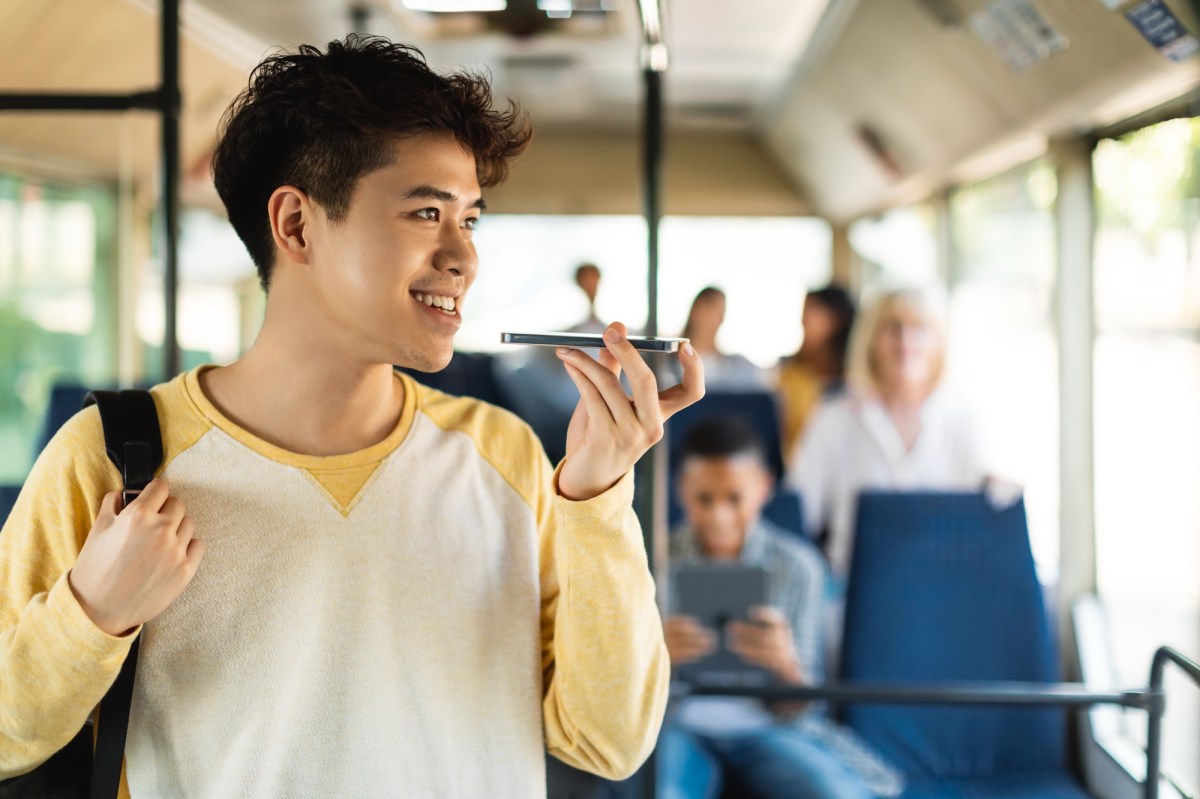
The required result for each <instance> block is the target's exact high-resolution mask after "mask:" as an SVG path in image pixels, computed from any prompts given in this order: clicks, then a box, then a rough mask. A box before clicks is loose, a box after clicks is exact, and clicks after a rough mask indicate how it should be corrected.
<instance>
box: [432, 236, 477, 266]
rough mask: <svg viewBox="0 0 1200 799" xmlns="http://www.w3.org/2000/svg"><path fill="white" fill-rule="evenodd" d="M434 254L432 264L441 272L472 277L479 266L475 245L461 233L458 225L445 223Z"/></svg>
mask: <svg viewBox="0 0 1200 799" xmlns="http://www.w3.org/2000/svg"><path fill="white" fill-rule="evenodd" d="M438 245H439V246H438V251H437V253H435V254H434V259H433V265H434V267H435V268H436V269H438V270H439V271H442V272H449V273H450V274H452V275H455V276H458V277H472V276H473V275H474V274H475V270H476V269H477V268H478V267H479V257H478V256H477V255H476V253H475V245H473V244H472V243H471V240H470V239H469V238H467V237H466V236H465V235H464V234H463V230H462V228H460V227H458V225H446V226H445V227H444V228H443V231H442V236H441V239H440V240H439V242H438Z"/></svg>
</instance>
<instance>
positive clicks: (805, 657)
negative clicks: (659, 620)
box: [658, 416, 903, 799]
mask: <svg viewBox="0 0 1200 799" xmlns="http://www.w3.org/2000/svg"><path fill="white" fill-rule="evenodd" d="M682 458H683V460H682V462H681V465H680V473H679V478H678V485H677V489H678V491H679V493H680V498H681V500H682V502H683V506H684V508H685V513H686V521H685V523H684V525H683V527H682V529H680V530H678V531H677V532H676V533H675V534H674V535H673V536H672V538H671V562H672V563H673V564H679V563H689V562H691V563H697V562H700V563H703V562H712V561H737V562H741V563H742V564H746V565H751V566H760V567H763V568H765V569H766V570H767V574H768V587H767V597H768V602H769V607H759V608H754V609H753V610H752V611H751V612H752V614H753V615H754V617H755V618H754V619H753V623H742V622H736V621H735V622H731V623H730V625H729V627H728V629H726V630H711V629H707V628H704V627H702V626H701V625H700V623H699V622H698V621H697V620H696V619H694V618H692V617H689V616H685V615H680V614H679V613H678V611H677V610H676V609H675V606H676V605H677V601H676V598H675V597H672V598H671V601H670V605H671V607H670V608H669V609H668V612H669V614H671V615H668V617H667V619H666V621H665V622H664V633H665V637H666V641H667V649H668V651H669V652H670V656H671V664H672V666H676V667H677V666H679V665H682V664H685V663H689V662H691V661H693V660H696V659H699V658H701V657H704V656H705V655H707V654H709V653H711V652H712V651H713V650H714V648H715V647H716V643H717V636H727V640H728V641H729V642H730V644H729V645H730V648H731V649H732V650H733V651H734V652H736V653H737V654H738V655H739V656H741V657H742V658H743V659H744V660H746V661H748V662H750V663H753V664H755V665H758V666H761V667H764V668H766V669H768V670H769V671H771V672H772V673H773V674H774V676H775V678H776V679H777V680H778V681H779V682H781V683H784V684H793V685H802V684H805V683H813V682H820V681H821V679H822V674H823V666H822V662H823V656H822V642H823V640H824V639H823V635H822V631H821V625H822V619H823V617H824V615H825V614H824V608H823V604H822V600H823V596H824V588H825V583H826V579H827V575H826V571H825V565H824V560H823V559H822V557H821V555H820V553H819V552H817V550H816V548H815V547H813V546H812V545H811V544H809V543H808V542H807V541H805V540H803V539H802V538H801V536H800V535H799V534H798V533H796V532H788V531H784V530H782V529H780V528H778V527H776V526H775V525H773V524H771V523H770V522H768V521H766V520H765V519H763V518H762V517H761V514H762V509H763V506H764V505H765V504H766V503H767V501H768V499H769V498H770V496H771V493H772V491H773V490H774V479H773V478H772V476H771V473H770V471H769V469H768V467H767V464H766V460H765V456H764V449H763V443H762V441H760V440H759V439H758V438H757V437H756V435H755V433H754V430H753V428H752V427H751V426H750V425H749V424H748V423H747V422H745V421H743V420H742V419H741V418H739V417H736V416H732V417H715V418H711V419H707V420H703V421H701V422H698V423H697V424H696V426H695V427H693V428H692V429H691V430H689V431H688V435H687V437H686V438H685V439H684V446H683V453H682ZM658 782H659V796H661V797H664V799H708V798H709V797H716V796H719V795H721V791H722V789H723V788H726V787H728V786H727V783H733V785H735V786H736V793H735V794H733V795H736V796H738V797H764V798H768V799H774V798H775V797H778V798H779V799H785V797H786V798H787V799H792V797H829V799H848V798H849V797H856V798H857V797H873V796H894V795H897V794H898V793H899V792H900V790H901V788H902V787H903V785H902V781H901V779H900V777H899V775H898V774H897V773H896V772H895V771H894V770H893V769H892V768H891V767H889V766H888V765H886V764H885V763H884V762H883V761H882V760H881V759H880V758H879V757H877V756H876V755H874V754H873V753H871V752H870V751H868V750H867V749H866V748H865V745H864V744H862V743H861V742H860V741H858V739H857V738H855V737H854V736H853V735H852V734H851V733H850V732H849V731H848V730H845V729H843V728H840V727H838V726H836V725H835V724H833V723H832V722H831V721H829V720H828V719H827V718H826V717H825V716H824V713H823V710H822V709H821V708H818V707H815V706H811V705H810V706H808V707H796V706H790V707H787V708H784V707H769V706H766V705H764V703H762V702H760V701H758V700H754V699H745V698H731V697H693V698H690V699H684V700H682V701H681V702H680V703H679V704H678V705H677V706H676V708H675V709H674V712H673V713H672V714H671V715H669V716H668V719H667V722H666V724H665V725H664V728H663V734H662V738H661V739H660V742H659V746H658ZM727 795H729V794H728V793H727Z"/></svg>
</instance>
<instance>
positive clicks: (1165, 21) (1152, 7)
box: [1125, 0, 1200, 61]
mask: <svg viewBox="0 0 1200 799" xmlns="http://www.w3.org/2000/svg"><path fill="white" fill-rule="evenodd" d="M1125 19H1127V20H1129V21H1130V22H1131V23H1133V27H1135V28H1137V29H1138V32H1139V33H1141V34H1142V37H1143V38H1145V40H1146V41H1148V42H1150V44H1151V45H1153V46H1154V47H1155V49H1157V50H1158V52H1160V53H1162V54H1163V55H1165V56H1166V57H1167V58H1169V59H1171V60H1172V61H1183V60H1184V59H1186V58H1188V57H1189V56H1191V55H1193V54H1194V53H1195V52H1196V51H1197V50H1200V41H1197V40H1196V37H1195V36H1193V35H1192V34H1191V33H1190V32H1189V31H1188V29H1187V28H1185V27H1184V26H1183V23H1181V22H1180V21H1179V19H1178V18H1177V17H1176V16H1175V14H1174V13H1172V12H1171V9H1169V8H1167V5H1166V3H1164V2H1163V0H1142V2H1139V3H1134V4H1133V5H1132V6H1130V7H1129V8H1127V9H1125Z"/></svg>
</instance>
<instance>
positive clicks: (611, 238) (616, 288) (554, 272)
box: [456, 215, 830, 367]
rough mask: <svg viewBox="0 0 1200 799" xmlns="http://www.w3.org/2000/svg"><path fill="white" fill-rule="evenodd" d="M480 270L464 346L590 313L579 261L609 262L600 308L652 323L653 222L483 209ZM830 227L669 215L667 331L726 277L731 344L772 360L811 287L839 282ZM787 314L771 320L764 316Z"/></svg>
mask: <svg viewBox="0 0 1200 799" xmlns="http://www.w3.org/2000/svg"><path fill="white" fill-rule="evenodd" d="M475 245H476V248H477V249H478V251H479V261H480V264H481V268H480V270H479V276H478V278H477V280H476V283H475V287H474V288H473V289H472V290H471V298H470V302H471V313H470V315H469V316H468V318H467V319H466V321H465V322H464V324H463V327H462V330H461V331H460V332H459V334H458V337H457V340H456V343H457V346H458V348H459V349H463V350H477V351H480V350H484V351H486V350H498V349H500V347H499V336H498V333H499V331H500V330H505V329H515V328H520V329H529V330H555V329H562V328H564V327H568V326H570V325H572V324H574V323H576V322H578V321H579V320H580V319H581V318H582V317H583V316H584V315H585V314H586V310H587V306H586V301H585V300H584V297H583V294H582V293H581V292H580V291H579V290H578V289H577V288H576V287H575V284H574V273H575V269H576V267H577V266H578V265H579V264H581V263H584V262H588V263H594V264H596V265H597V266H599V267H600V271H601V281H600V289H599V293H598V297H597V303H596V304H597V314H598V315H599V317H600V318H601V319H603V320H605V321H612V320H620V321H623V322H625V323H626V324H628V325H629V326H630V327H631V328H637V327H641V326H642V325H644V324H645V321H646V307H647V306H646V225H645V221H644V220H643V219H642V218H641V217H636V216H586V217H584V216H519V215H492V216H487V217H485V218H484V219H483V220H482V221H481V223H480V226H479V231H478V233H477V234H476V236H475ZM829 246H830V244H829V226H828V225H827V224H826V223H825V222H823V221H821V220H817V219H804V218H800V219H797V218H786V219H785V218H776V217H725V218H709V217H667V218H666V219H664V220H663V225H662V233H661V247H660V253H661V254H660V266H659V307H660V308H661V311H660V314H661V315H660V317H659V332H660V334H662V335H675V334H677V333H678V331H679V330H680V329H681V328H682V327H683V323H684V319H685V317H686V316H687V311H688V307H689V304H690V303H691V301H692V298H693V297H694V296H695V295H696V293H697V292H698V291H699V290H700V289H701V288H703V287H704V286H707V285H710V284H711V285H717V286H719V287H721V288H722V289H724V290H725V292H726V294H727V296H728V298H729V304H728V316H727V319H726V323H725V325H724V326H723V328H722V331H721V343H722V345H723V346H724V348H725V349H727V350H728V351H729V352H737V353H741V354H744V355H746V356H747V357H748V358H750V359H751V360H752V361H755V362H756V363H757V364H758V365H760V366H763V367H770V366H773V365H774V364H775V363H776V362H777V361H778V360H779V358H780V357H782V356H784V355H787V354H790V353H791V352H794V351H795V350H796V348H797V347H798V346H799V343H800V308H801V305H802V303H803V301H804V291H805V289H806V288H808V287H810V286H815V285H820V284H821V283H823V282H826V281H827V280H828V279H829ZM764 318H770V319H772V320H779V321H778V322H773V323H772V324H771V325H769V326H764V325H763V324H762V321H761V320H762V319H764Z"/></svg>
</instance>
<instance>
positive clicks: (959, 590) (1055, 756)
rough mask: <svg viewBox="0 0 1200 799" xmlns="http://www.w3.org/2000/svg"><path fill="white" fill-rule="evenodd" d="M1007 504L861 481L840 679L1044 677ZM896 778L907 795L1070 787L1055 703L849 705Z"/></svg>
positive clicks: (1044, 623)
mask: <svg viewBox="0 0 1200 799" xmlns="http://www.w3.org/2000/svg"><path fill="white" fill-rule="evenodd" d="M1050 627H1051V624H1050V621H1049V618H1048V616H1047V614H1046V610H1045V606H1044V604H1043V598H1042V591H1041V588H1040V586H1039V584H1038V581H1037V577H1036V574H1035V572H1034V565H1033V557H1032V554H1031V552H1030V549H1029V536H1028V532H1027V528H1026V521H1025V507H1024V503H1023V502H1018V503H1017V504H1015V505H1013V506H1012V507H1009V508H1006V509H1002V510H997V509H995V508H993V507H992V506H991V505H990V504H989V503H988V501H987V500H986V498H985V497H984V496H983V495H982V494H976V493H941V492H927V493H892V492H865V493H864V494H863V495H862V496H861V497H860V499H859V502H858V516H857V521H856V532H855V541H854V554H853V557H852V563H851V568H850V575H849V582H848V585H847V596H846V614H845V631H844V637H843V642H842V658H841V667H842V678H843V679H844V680H846V681H847V682H871V683H887V682H901V683H945V682H961V681H990V680H1005V681H1025V682H1056V681H1058V680H1059V679H1060V674H1059V666H1058V656H1057V651H1056V647H1055V644H1054V639H1053V637H1052V635H1051V630H1050ZM845 719H846V721H847V723H849V724H850V725H851V726H852V727H853V728H854V729H855V730H856V731H857V732H858V733H859V734H861V735H862V736H863V737H864V738H866V739H867V740H868V741H870V742H871V743H872V744H874V745H875V746H876V747H877V748H878V749H879V750H880V751H882V752H883V753H884V754H885V755H886V756H887V757H888V758H890V759H891V760H892V761H893V762H894V763H895V764H896V765H897V766H899V767H900V768H901V769H902V770H903V771H904V772H905V774H906V775H907V776H908V779H909V783H910V789H909V791H908V792H907V793H905V797H906V798H907V799H932V798H933V797H951V796H955V797H957V796H971V797H979V799H989V798H991V797H996V798H998V797H1005V799H1016V798H1017V797H1022V798H1024V797H1028V799H1034V798H1035V797H1036V798H1037V799H1059V797H1061V798H1062V799H1068V798H1069V799H1080V798H1081V797H1086V796H1087V795H1088V794H1087V793H1086V792H1084V791H1083V790H1082V788H1080V787H1079V786H1078V784H1077V782H1076V781H1075V780H1074V778H1073V777H1072V775H1071V773H1070V771H1069V769H1068V765H1067V763H1068V758H1067V747H1066V741H1067V713H1066V711H1065V710H1062V709H1048V710H1043V709H1028V708H1018V709H1014V708H998V709H978V708H953V707H946V706H924V707H921V706H915V705H913V706H904V705H866V704H863V705H851V706H849V707H848V708H847V709H846V712H845Z"/></svg>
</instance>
